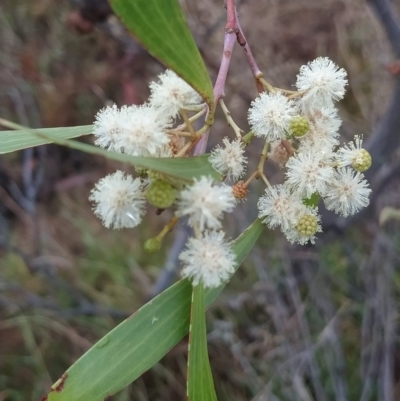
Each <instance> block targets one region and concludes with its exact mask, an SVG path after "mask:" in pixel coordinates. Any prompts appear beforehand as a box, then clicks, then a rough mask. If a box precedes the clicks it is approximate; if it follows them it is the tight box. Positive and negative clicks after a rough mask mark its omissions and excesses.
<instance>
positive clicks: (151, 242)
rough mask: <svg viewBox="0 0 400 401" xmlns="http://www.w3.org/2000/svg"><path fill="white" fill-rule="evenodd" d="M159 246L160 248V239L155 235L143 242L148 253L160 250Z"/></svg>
mask: <svg viewBox="0 0 400 401" xmlns="http://www.w3.org/2000/svg"><path fill="white" fill-rule="evenodd" d="M160 248H161V241H160V240H159V239H158V238H157V237H155V238H149V239H148V240H147V241H146V242H145V243H144V250H145V251H146V252H148V253H156V252H158V251H159V250H160Z"/></svg>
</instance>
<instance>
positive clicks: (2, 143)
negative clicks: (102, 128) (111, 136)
mask: <svg viewBox="0 0 400 401" xmlns="http://www.w3.org/2000/svg"><path fill="white" fill-rule="evenodd" d="M32 131H38V132H42V133H43V134H46V135H51V136H54V137H57V138H59V139H70V138H77V137H79V136H82V135H88V134H91V133H92V131H93V126H92V125H83V126H79V127H58V128H40V129H38V130H32ZM51 142H53V140H51V139H46V138H44V137H42V138H41V137H39V136H36V135H32V133H31V132H28V131H27V130H25V129H22V130H20V129H18V130H14V131H0V154H4V153H10V152H15V151H16V150H21V149H26V148H31V147H33V146H39V145H44V144H46V143H51Z"/></svg>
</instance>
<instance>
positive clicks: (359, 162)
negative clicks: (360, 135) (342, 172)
mask: <svg viewBox="0 0 400 401" xmlns="http://www.w3.org/2000/svg"><path fill="white" fill-rule="evenodd" d="M371 164H372V158H371V155H370V154H369V152H368V151H367V150H365V149H360V150H359V151H358V152H357V156H356V157H355V158H354V160H353V163H352V164H351V165H352V167H353V168H354V170H356V171H360V172H361V173H362V172H364V171H366V170H368V169H369V168H370V167H371Z"/></svg>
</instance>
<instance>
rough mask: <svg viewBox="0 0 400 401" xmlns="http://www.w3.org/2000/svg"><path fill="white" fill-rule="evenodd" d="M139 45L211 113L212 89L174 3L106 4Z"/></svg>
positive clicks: (128, 0) (118, 0) (135, 0)
mask: <svg viewBox="0 0 400 401" xmlns="http://www.w3.org/2000/svg"><path fill="white" fill-rule="evenodd" d="M110 4H111V7H112V8H113V10H114V12H115V13H116V14H117V15H118V16H119V17H120V19H121V20H122V22H123V23H124V25H125V26H126V27H127V28H128V29H129V31H130V32H131V33H132V34H133V35H134V36H135V37H136V38H137V40H138V41H139V42H141V43H142V45H143V46H144V47H145V48H146V49H147V50H148V51H149V52H150V54H152V55H153V56H154V57H156V58H158V59H159V60H160V61H161V62H163V63H164V64H165V65H166V66H167V67H169V68H171V69H172V70H174V71H175V72H176V73H177V74H178V75H180V76H181V77H182V78H183V79H184V80H185V81H186V82H188V83H189V84H190V85H191V86H192V87H193V88H194V89H196V90H197V92H199V93H200V95H202V96H203V98H204V100H205V101H206V102H207V104H208V105H209V106H210V109H212V108H213V107H212V104H213V88H212V84H211V81H210V77H209V75H208V73H207V69H206V67H205V65H204V62H203V59H202V58H201V55H200V52H199V50H198V48H197V45H196V43H195V41H194V39H193V36H192V34H191V32H190V30H189V28H188V26H187V23H186V19H185V16H184V14H183V12H182V9H181V7H180V5H179V1H178V0H162V1H160V0H110Z"/></svg>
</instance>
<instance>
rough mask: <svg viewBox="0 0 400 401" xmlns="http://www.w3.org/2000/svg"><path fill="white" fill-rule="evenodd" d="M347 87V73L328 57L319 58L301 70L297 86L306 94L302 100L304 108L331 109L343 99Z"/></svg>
mask: <svg viewBox="0 0 400 401" xmlns="http://www.w3.org/2000/svg"><path fill="white" fill-rule="evenodd" d="M346 85H347V73H346V71H345V70H344V69H343V68H339V67H338V66H337V65H336V64H335V63H334V62H333V61H331V60H329V58H327V57H318V58H317V59H315V60H314V61H311V62H310V63H308V64H307V65H303V66H302V67H301V68H300V73H299V74H298V75H297V82H296V86H297V89H298V90H299V91H302V92H305V94H304V95H303V97H302V98H301V102H302V105H303V108H305V109H319V108H321V107H331V106H332V105H333V102H334V101H337V100H339V99H342V98H343V96H344V94H345V86H346Z"/></svg>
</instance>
